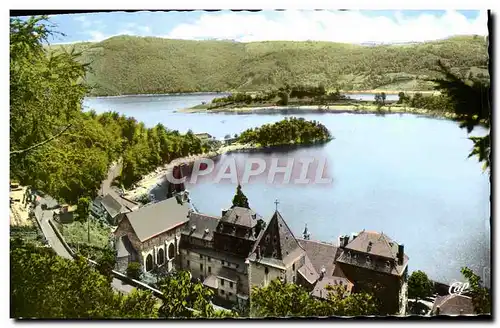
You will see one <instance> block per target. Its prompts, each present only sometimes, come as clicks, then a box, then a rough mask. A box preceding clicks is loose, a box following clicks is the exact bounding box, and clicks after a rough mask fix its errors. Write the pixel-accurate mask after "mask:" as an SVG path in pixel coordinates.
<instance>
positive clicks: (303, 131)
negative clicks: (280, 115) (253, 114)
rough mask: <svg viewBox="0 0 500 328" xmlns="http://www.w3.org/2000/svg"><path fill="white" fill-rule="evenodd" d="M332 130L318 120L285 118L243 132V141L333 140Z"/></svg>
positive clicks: (266, 144) (268, 144) (300, 142)
mask: <svg viewBox="0 0 500 328" xmlns="http://www.w3.org/2000/svg"><path fill="white" fill-rule="evenodd" d="M331 138H332V136H331V134H330V131H328V129H327V128H326V127H325V126H324V125H323V124H321V123H319V122H317V121H306V120H305V119H303V118H296V117H291V118H285V119H283V120H281V121H279V122H276V123H273V124H264V125H262V126H261V127H259V128H253V129H252V128H251V129H248V130H246V131H244V132H242V133H241V135H240V136H239V141H240V142H241V143H253V144H260V145H261V146H264V147H266V146H278V145H290V144H313V143H318V142H326V141H329V140H331Z"/></svg>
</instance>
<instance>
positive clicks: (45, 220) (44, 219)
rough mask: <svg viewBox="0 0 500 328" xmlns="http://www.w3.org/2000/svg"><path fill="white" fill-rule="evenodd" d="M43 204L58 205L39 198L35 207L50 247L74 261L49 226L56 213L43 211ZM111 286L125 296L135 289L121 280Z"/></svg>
mask: <svg viewBox="0 0 500 328" xmlns="http://www.w3.org/2000/svg"><path fill="white" fill-rule="evenodd" d="M42 204H46V205H47V206H48V208H50V207H51V206H54V205H55V204H57V202H55V201H54V200H52V199H50V198H48V199H46V198H41V197H40V198H39V204H38V206H37V207H35V210H34V211H35V216H36V218H37V219H38V220H39V222H40V226H41V227H42V232H43V234H44V236H45V238H46V239H47V241H48V242H49V245H50V246H51V247H52V249H54V251H55V252H56V253H57V255H59V256H61V257H64V258H66V259H70V260H72V259H73V257H72V256H71V254H70V253H69V252H68V250H67V249H66V248H65V247H64V246H63V244H62V242H61V240H60V239H59V238H58V237H57V235H56V233H55V232H54V229H52V227H51V226H50V224H49V219H51V218H52V216H53V213H54V211H53V210H43V209H42ZM111 286H112V287H113V288H114V289H115V290H117V291H119V292H122V293H124V294H128V293H130V292H131V291H132V289H134V287H133V286H130V285H127V284H124V283H123V282H122V281H121V280H119V279H116V278H113V281H112V282H111Z"/></svg>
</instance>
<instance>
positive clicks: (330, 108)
mask: <svg viewBox="0 0 500 328" xmlns="http://www.w3.org/2000/svg"><path fill="white" fill-rule="evenodd" d="M289 110H296V111H304V112H321V113H332V114H358V115H360V114H361V115H363V114H379V115H389V114H413V115H425V116H431V117H440V118H446V119H453V118H455V115H454V113H446V112H443V113H437V112H433V111H430V110H427V109H422V108H413V107H399V106H383V107H381V109H380V110H378V108H377V106H375V105H358V106H355V105H289V106H253V107H252V106H248V107H231V108H213V109H205V108H184V109H181V110H178V111H177V112H181V113H248V114H258V113H266V112H269V113H271V112H280V111H289Z"/></svg>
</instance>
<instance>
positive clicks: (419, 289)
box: [408, 270, 433, 301]
mask: <svg viewBox="0 0 500 328" xmlns="http://www.w3.org/2000/svg"><path fill="white" fill-rule="evenodd" d="M432 291H433V284H432V282H431V281H430V280H429V278H428V277H427V275H426V274H425V272H423V271H420V270H418V271H413V272H412V274H411V276H410V278H408V297H409V298H414V299H416V300H417V301H418V299H419V298H420V299H423V298H426V297H428V296H431V295H432Z"/></svg>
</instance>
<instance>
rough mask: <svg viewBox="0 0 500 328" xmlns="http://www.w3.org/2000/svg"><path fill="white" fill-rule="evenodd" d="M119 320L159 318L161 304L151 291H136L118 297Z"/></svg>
mask: <svg viewBox="0 0 500 328" xmlns="http://www.w3.org/2000/svg"><path fill="white" fill-rule="evenodd" d="M116 299H117V300H116V302H117V303H118V306H117V307H118V309H119V310H118V311H117V312H118V313H117V314H116V317H118V318H129V319H149V318H157V317H158V309H159V307H160V302H159V301H158V300H157V299H156V298H155V297H153V295H152V294H151V292H150V291H142V290H137V289H134V290H132V292H130V293H129V294H128V295H126V296H123V295H118V296H117V297H116Z"/></svg>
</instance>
